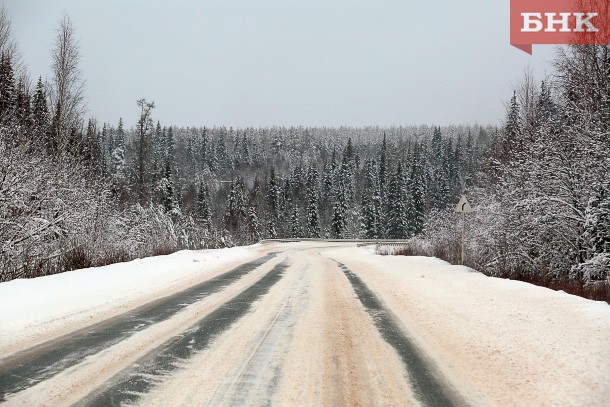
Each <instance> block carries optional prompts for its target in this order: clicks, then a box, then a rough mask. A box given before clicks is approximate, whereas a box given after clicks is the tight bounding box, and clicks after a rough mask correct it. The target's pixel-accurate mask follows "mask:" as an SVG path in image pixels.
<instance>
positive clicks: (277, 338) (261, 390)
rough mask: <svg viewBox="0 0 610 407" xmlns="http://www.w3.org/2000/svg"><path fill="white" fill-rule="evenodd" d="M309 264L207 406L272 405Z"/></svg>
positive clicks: (304, 294)
mask: <svg viewBox="0 0 610 407" xmlns="http://www.w3.org/2000/svg"><path fill="white" fill-rule="evenodd" d="M310 267H311V265H310V264H308V265H306V266H305V267H303V268H302V269H300V272H299V274H300V276H299V278H298V280H296V281H295V282H294V283H292V284H293V285H292V287H291V288H290V289H289V290H287V291H288V292H287V294H286V295H287V297H286V298H285V299H284V301H283V303H282V305H281V306H280V308H279V309H278V310H277V313H276V314H275V317H274V318H273V319H272V320H271V321H270V322H269V324H268V325H267V326H266V327H264V331H263V333H262V335H261V337H260V338H259V339H258V341H257V343H256V345H255V346H254V349H253V350H252V352H251V353H250V354H249V356H248V357H247V358H246V359H245V361H244V362H243V364H242V365H241V367H240V368H239V371H238V373H237V375H236V376H235V377H234V378H233V380H232V381H231V382H230V383H227V384H226V385H225V386H223V388H221V389H219V390H218V391H217V392H216V394H215V395H214V397H212V398H211V399H210V401H209V402H208V403H207V405H208V406H219V405H231V406H243V405H271V404H272V402H271V399H272V397H273V394H274V393H275V391H276V389H277V385H278V382H279V379H280V377H281V375H282V365H283V362H284V357H285V355H286V353H287V352H288V349H287V346H288V345H289V343H290V342H291V340H292V335H293V333H294V332H293V331H294V327H295V325H296V323H297V321H298V319H299V316H300V315H301V312H302V311H303V310H304V309H305V308H306V307H307V300H308V298H307V296H308V289H309V281H308V280H307V279H306V278H305V277H306V273H307V272H308V271H309V270H310Z"/></svg>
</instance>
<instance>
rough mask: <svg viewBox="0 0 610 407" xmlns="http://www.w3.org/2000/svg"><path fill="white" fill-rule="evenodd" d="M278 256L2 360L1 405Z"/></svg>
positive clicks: (271, 256)
mask: <svg viewBox="0 0 610 407" xmlns="http://www.w3.org/2000/svg"><path fill="white" fill-rule="evenodd" d="M275 256H276V253H270V254H268V255H266V256H263V257H260V258H258V259H255V260H252V261H250V262H247V263H244V264H242V265H239V266H237V267H235V268H234V269H232V270H230V271H228V272H226V273H223V274H221V275H219V276H217V277H214V278H211V279H209V280H206V281H204V282H202V283H199V284H197V285H194V286H192V287H190V288H188V289H186V290H184V291H181V292H179V293H176V294H173V295H170V296H168V297H164V298H161V299H159V300H156V301H153V302H151V303H149V304H146V305H143V306H141V307H139V308H136V309H135V310H132V311H130V312H127V313H125V314H122V315H119V316H116V317H113V318H110V319H108V320H105V321H102V322H100V323H97V324H94V325H91V326H89V327H86V328H83V329H79V330H77V331H75V332H72V333H69V334H66V335H64V336H62V337H60V338H57V339H53V340H51V341H49V342H46V343H42V344H40V345H37V346H35V347H34V348H32V349H29V350H25V351H22V352H18V353H16V354H15V355H12V356H10V357H8V358H5V359H3V360H0V402H3V401H6V397H7V396H8V395H10V394H13V393H17V392H19V391H21V390H24V389H26V388H28V387H31V386H34V385H36V384H37V383H40V382H42V381H44V380H46V379H48V378H50V377H52V376H54V375H56V374H57V373H59V372H61V371H63V370H65V369H68V368H70V367H72V366H74V365H76V364H78V363H80V362H81V361H82V360H83V359H84V358H86V357H87V356H90V355H94V354H96V353H98V352H100V351H102V350H104V349H106V348H108V347H110V346H112V345H114V344H116V343H119V342H121V341H122V340H124V339H126V338H128V337H130V336H131V335H133V334H134V333H136V332H138V331H141V330H143V329H145V328H147V327H149V326H150V325H153V324H155V323H157V322H160V321H163V320H165V319H168V318H170V317H172V316H173V315H175V314H177V313H179V312H180V311H182V310H183V309H184V308H186V307H188V306H189V305H191V304H193V303H195V302H197V301H199V300H201V299H203V298H204V297H206V296H208V295H210V294H213V293H216V292H219V291H221V290H222V289H223V288H225V287H226V286H228V285H230V284H232V283H234V282H236V281H237V280H239V279H240V278H241V277H243V276H244V275H246V274H247V273H249V272H251V271H252V270H254V269H256V268H257V267H259V266H261V265H263V264H264V263H266V262H268V261H269V260H271V259H272V258H273V257H275Z"/></svg>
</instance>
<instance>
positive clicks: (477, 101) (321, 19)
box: [4, 0, 554, 127]
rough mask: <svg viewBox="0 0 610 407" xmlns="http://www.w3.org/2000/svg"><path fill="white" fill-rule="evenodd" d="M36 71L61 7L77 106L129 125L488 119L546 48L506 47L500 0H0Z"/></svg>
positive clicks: (43, 68)
mask: <svg viewBox="0 0 610 407" xmlns="http://www.w3.org/2000/svg"><path fill="white" fill-rule="evenodd" d="M4 4H5V5H6V8H7V11H8V15H9V17H10V18H11V20H12V24H13V30H14V33H15V35H16V37H17V40H18V42H19V44H20V46H21V51H22V53H23V56H24V60H25V62H26V64H27V65H28V67H29V70H30V72H31V74H32V76H33V77H35V78H36V77H38V76H39V75H41V76H42V77H43V78H45V77H46V76H48V75H49V72H50V65H51V57H50V48H51V45H52V43H53V40H54V36H55V32H54V30H55V28H56V27H57V24H58V21H59V19H60V18H61V16H62V14H63V13H64V12H66V13H67V14H68V15H69V16H70V18H71V19H72V21H73V23H74V26H75V29H76V36H77V38H79V41H80V51H81V55H82V63H81V67H82V70H83V73H84V78H85V79H86V82H87V85H86V96H87V107H88V111H89V114H90V115H93V116H95V117H97V118H98V120H100V121H105V122H111V123H116V122H118V119H119V117H123V118H124V120H125V122H126V125H127V126H131V125H133V124H134V123H135V121H136V118H137V105H136V100H137V99H140V98H142V97H144V98H146V99H147V100H154V101H155V103H156V105H157V108H156V109H155V110H154V112H153V117H154V119H155V120H160V121H161V123H162V124H163V125H170V124H175V125H182V126H193V125H196V126H203V125H206V126H213V125H226V126H234V127H245V126H270V125H276V124H277V125H306V126H340V125H351V126H362V125H401V124H461V123H474V122H478V123H485V124H486V123H489V124H498V123H499V122H500V121H501V120H502V119H503V118H504V114H505V108H504V102H505V101H506V100H508V99H509V98H510V96H511V95H512V91H511V89H512V88H513V87H514V86H515V85H516V84H517V82H518V81H519V79H520V78H521V76H522V74H523V71H524V69H526V68H527V67H528V66H530V67H531V68H532V69H533V70H534V73H535V74H536V75H537V76H538V77H540V78H542V76H543V75H544V73H545V72H550V70H551V65H550V61H551V60H552V58H553V55H554V48H553V47H552V46H534V55H533V56H529V55H527V54H525V53H524V52H522V51H519V50H517V49H516V48H513V47H511V46H510V45H509V0H461V1H450V0H425V1H423V0H418V1H413V0H396V1H389V0H388V1H385V0H370V1H364V0H341V1H336V0H257V1H252V0H214V1H203V0H182V1H167V0H128V1H126V0H87V1H83V0H5V1H4Z"/></svg>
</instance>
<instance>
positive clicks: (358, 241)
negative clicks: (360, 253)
mask: <svg viewBox="0 0 610 407" xmlns="http://www.w3.org/2000/svg"><path fill="white" fill-rule="evenodd" d="M298 242H327V243H356V244H358V246H366V245H371V244H375V245H382V246H402V245H405V244H407V243H409V241H408V240H401V239H313V238H303V239H299V238H294V239H288V238H287V239H263V240H261V241H260V242H259V243H261V244H268V243H298Z"/></svg>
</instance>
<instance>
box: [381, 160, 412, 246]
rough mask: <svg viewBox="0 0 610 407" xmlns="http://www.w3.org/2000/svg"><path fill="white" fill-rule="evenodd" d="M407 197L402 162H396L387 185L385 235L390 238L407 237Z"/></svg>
mask: <svg viewBox="0 0 610 407" xmlns="http://www.w3.org/2000/svg"><path fill="white" fill-rule="evenodd" d="M407 206H408V205H407V198H406V191H405V179H404V174H403V170H402V163H398V167H397V168H396V173H395V174H394V176H393V177H392V179H391V181H390V185H389V186H388V219H387V231H386V236H387V237H388V238H390V239H404V238H406V237H407V233H408V232H407V228H408V219H407Z"/></svg>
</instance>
